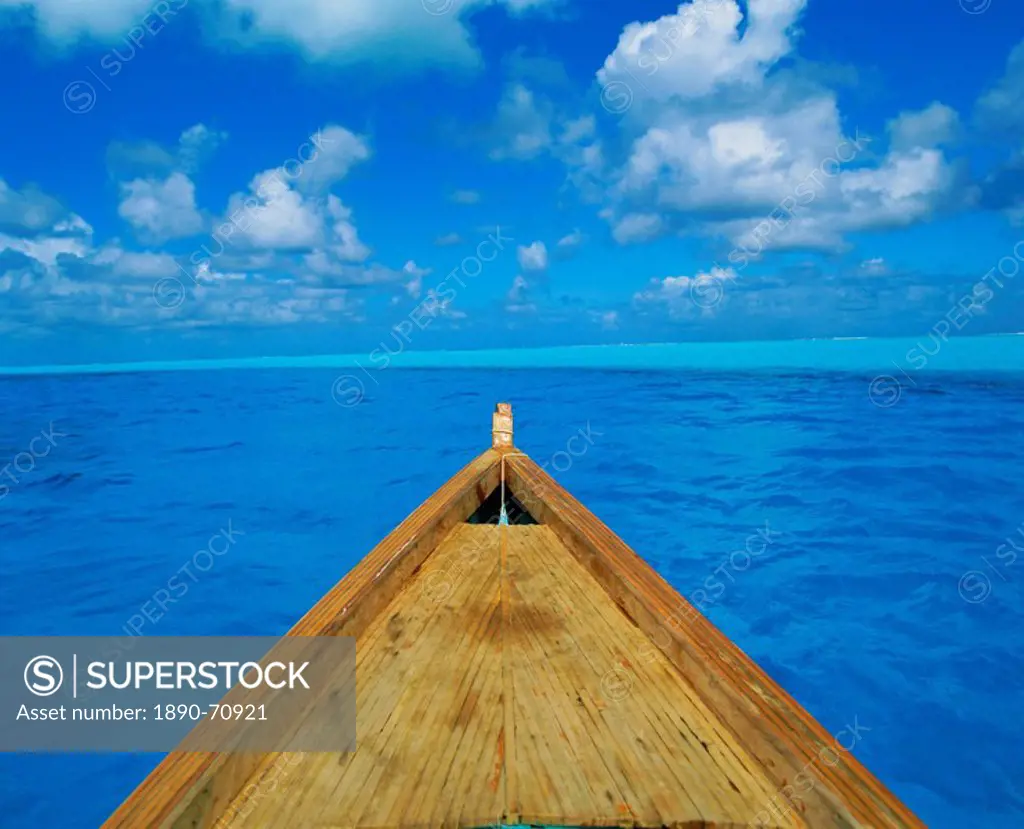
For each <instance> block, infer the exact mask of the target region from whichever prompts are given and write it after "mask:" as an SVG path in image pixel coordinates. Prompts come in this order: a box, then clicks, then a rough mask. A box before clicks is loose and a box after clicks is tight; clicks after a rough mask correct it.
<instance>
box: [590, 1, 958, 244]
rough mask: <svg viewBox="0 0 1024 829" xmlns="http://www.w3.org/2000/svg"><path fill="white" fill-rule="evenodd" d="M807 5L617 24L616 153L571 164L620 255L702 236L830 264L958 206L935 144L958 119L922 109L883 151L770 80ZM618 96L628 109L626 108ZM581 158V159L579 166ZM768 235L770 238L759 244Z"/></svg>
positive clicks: (829, 99) (951, 171)
mask: <svg viewBox="0 0 1024 829" xmlns="http://www.w3.org/2000/svg"><path fill="white" fill-rule="evenodd" d="M805 7H806V0H749V2H748V3H747V4H745V12H746V13H745V15H744V8H743V7H741V5H740V4H739V3H738V2H737V1H736V0H715V2H713V3H707V2H705V3H701V2H699V1H698V2H694V3H682V4H681V5H680V6H679V8H678V9H677V10H676V11H675V12H673V13H671V14H668V15H664V16H662V17H661V18H658V19H657V20H654V21H650V22H639V21H638V22H634V23H631V24H629V25H627V26H626V27H625V28H624V29H623V31H622V34H621V36H620V38H619V41H618V44H617V45H616V47H615V49H614V51H613V52H612V53H611V54H610V55H609V56H608V58H607V59H606V60H605V62H604V65H603V66H602V67H601V69H600V70H599V71H598V73H597V81H598V83H599V84H601V85H602V88H603V90H604V94H603V96H602V97H603V100H604V103H605V105H606V106H607V107H608V108H612V109H613V108H614V107H612V106H611V104H613V103H614V102H615V101H618V100H620V98H619V97H615V98H614V100H613V98H612V97H610V96H611V91H612V90H618V93H617V95H618V96H622V97H621V100H623V101H625V103H626V104H628V108H626V109H625V110H624V111H621V112H620V113H619V114H620V115H621V116H622V117H621V118H620V119H619V132H620V136H619V143H621V144H624V145H625V148H626V149H625V152H624V153H622V154H620V155H619V156H617V157H612V156H609V155H608V153H607V150H606V146H599V145H598V144H597V143H595V142H592V141H591V142H589V143H588V145H587V149H588V150H589V151H590V157H589V160H588V162H587V164H583V163H582V161H581V162H579V163H577V164H570V167H571V168H572V169H571V172H570V179H571V180H573V181H576V182H579V181H581V180H582V181H584V182H587V184H588V187H589V192H591V193H592V192H593V190H594V187H593V184H594V182H595V181H602V182H604V189H603V193H602V194H601V197H600V198H601V201H603V202H604V208H603V210H602V211H601V215H602V216H603V217H604V218H605V219H606V220H607V221H608V222H609V224H610V226H611V229H612V235H613V237H614V238H615V239H616V240H617V241H618V242H620V243H621V244H628V243H636V242H644V241H648V240H651V239H654V238H657V237H658V236H661V235H664V234H668V233H680V234H683V233H685V234H693V233H698V234H701V235H704V236H708V237H712V238H716V239H718V238H720V239H724V240H725V241H726V242H727V243H728V244H731V245H733V246H737V245H742V246H743V247H746V248H749V249H754V250H755V253H754V254H753V255H760V254H761V252H763V251H764V250H766V249H767V247H766V245H765V244H764V237H766V236H767V235H770V236H771V237H772V249H778V250H784V249H794V248H812V249H819V250H838V249H842V248H843V247H844V246H845V245H846V241H845V237H846V234H848V233H850V232H853V231H856V230H880V229H887V228H893V227H900V226H904V225H907V224H910V223H912V222H917V221H923V220H927V219H928V218H930V217H931V216H932V215H935V214H936V213H938V212H940V211H942V210H944V209H953V208H954V207H959V206H962V205H963V204H966V203H969V202H970V201H971V199H972V198H973V195H972V193H971V192H970V189H969V188H968V187H967V177H966V174H965V170H964V169H963V168H962V167H960V166H958V165H957V164H954V163H951V162H950V161H949V159H948V158H947V157H946V156H945V154H944V152H943V150H942V149H941V147H940V145H942V144H945V143H948V142H949V141H951V140H952V139H953V138H954V137H955V135H956V129H957V125H958V119H957V116H956V113H955V112H953V111H952V110H950V109H949V108H948V107H945V106H944V105H942V104H938V103H936V104H933V105H932V106H930V107H928V108H927V109H925V110H923V111H921V112H918V113H910V112H908V113H903V114H902V115H900V116H899V117H898V118H896V119H894V120H893V121H892V122H891V123H890V125H889V131H890V137H891V140H890V142H889V147H888V149H887V150H886V149H885V148H884V147H883V142H882V141H881V140H879V139H878V138H875V137H872V136H869V135H867V134H865V133H863V132H862V131H861V130H859V129H857V128H856V126H855V125H854V127H853V129H851V130H849V131H848V130H847V129H844V126H843V124H844V119H843V117H842V115H841V113H840V111H839V106H838V102H837V98H836V94H835V93H834V92H833V91H832V90H829V89H827V88H824V87H823V86H821V85H820V84H817V83H814V82H811V81H809V80H808V78H807V77H806V76H804V75H801V74H799V73H797V72H795V71H793V70H792V69H788V68H786V67H784V66H782V62H783V59H784V58H787V57H790V56H791V55H792V54H793V52H794V49H795V45H796V42H797V40H798V37H799V35H800V29H799V21H800V16H801V14H802V13H803V11H804V10H805ZM627 92H628V94H626V93H627ZM581 158H582V156H581ZM769 228H771V230H770V231H769Z"/></svg>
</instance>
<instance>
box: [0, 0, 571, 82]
mask: <svg viewBox="0 0 1024 829" xmlns="http://www.w3.org/2000/svg"><path fill="white" fill-rule="evenodd" d="M555 2H557V0H427V2H426V5H421V4H420V3H419V2H414V3H410V2H409V0H346V2H336V0H290V2H287V3H285V2H281V0H228V1H227V2H222V0H192V2H191V3H189V4H188V8H187V9H185V8H183V7H181V5H180V4H177V3H172V4H170V5H171V6H172V7H178V8H177V9H173V8H172V9H171V10H170V13H169V12H165V13H164V15H163V17H164V20H165V22H163V23H162V22H161V16H160V15H159V14H158V13H157V11H156V9H155V7H154V3H153V2H152V0H91V2H70V3H69V2H67V0H0V10H2V9H3V7H4V6H8V7H14V8H19V9H20V8H21V7H28V8H29V9H31V10H32V12H33V14H34V17H35V20H36V24H37V26H38V29H39V30H40V32H41V33H42V34H43V35H44V36H45V37H47V38H49V39H51V40H54V41H57V42H60V43H70V42H72V41H75V40H77V39H78V38H80V37H82V36H87V37H92V38H95V39H99V40H102V41H106V42H111V41H115V40H118V39H122V38H124V37H125V36H126V33H127V32H128V30H129V29H130V28H131V27H132V26H141V25H143V24H144V21H149V22H150V25H152V26H154V27H156V26H162V25H175V23H176V22H177V21H176V20H175V18H176V17H177V16H180V15H182V14H198V16H199V19H200V21H201V23H202V25H203V27H204V29H205V30H206V32H207V34H208V35H209V36H210V37H211V38H212V39H214V40H216V41H219V42H221V43H223V44H224V45H225V46H226V47H230V48H258V47H266V46H275V45H280V44H288V45H292V46H294V47H297V48H299V49H301V50H302V51H303V52H304V53H305V54H306V55H307V56H309V57H312V58H315V59H319V60H330V61H336V62H352V61H359V60H379V61H381V63H382V66H384V67H385V68H387V69H400V68H403V67H407V66H417V65H421V64H424V63H432V64H448V65H456V66H475V65H477V64H478V63H479V53H478V52H477V50H476V47H475V46H474V44H473V42H472V38H471V35H470V32H469V30H468V29H467V28H466V25H465V18H466V16H467V15H468V14H469V13H470V12H471V11H472V10H473V9H476V8H479V7H481V6H486V5H493V4H499V5H504V6H505V7H506V8H507V9H508V10H509V12H510V13H513V14H522V13H526V12H529V11H533V10H539V9H542V8H544V7H546V6H550V5H553V4H554V3H555ZM156 5H159V4H156ZM430 9H438V10H441V9H445V10H446V11H445V13H440V14H439V13H434V14H431V13H430Z"/></svg>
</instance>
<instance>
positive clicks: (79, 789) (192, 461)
mask: <svg viewBox="0 0 1024 829" xmlns="http://www.w3.org/2000/svg"><path fill="white" fill-rule="evenodd" d="M925 342H926V343H927V341H925ZM971 342H974V343H978V342H982V341H966V340H965V341H962V342H958V343H957V344H956V346H957V347H956V348H954V347H953V345H952V344H950V345H949V346H948V347H944V348H941V349H940V353H939V354H937V355H935V356H934V357H931V358H929V359H930V362H929V364H928V367H925V368H922V369H921V370H918V369H916V368H914V366H913V364H912V361H911V360H910V359H904V357H905V354H906V351H907V347H905V344H903V345H904V347H903V351H902V352H899V353H897V354H896V356H894V357H893V358H892V359H895V360H897V365H895V366H894V365H892V364H891V361H890V365H889V367H888V368H887V367H886V366H885V365H880V364H879V362H878V360H876V359H874V358H872V361H871V363H872V364H871V365H870V366H865V367H864V369H862V370H859V371H858V370H853V369H850V368H849V366H848V365H847V366H846V370H844V371H828V370H823V369H822V368H821V367H820V365H819V366H818V367H817V368H815V370H813V371H806V370H801V369H800V368H799V367H794V366H793V365H789V366H788V367H786V368H785V370H782V371H769V370H758V371H751V370H730V371H725V370H717V369H716V370H711V369H709V368H705V369H702V370H693V369H689V370H679V369H672V370H639V369H630V370H607V369H602V368H598V367H594V366H593V365H592V368H593V370H588V371H577V370H573V369H544V370H535V371H512V370H496V369H471V368H467V369H460V370H441V369H437V370H430V371H403V370H398V369H394V368H389V369H388V370H386V371H385V370H377V371H370V372H369V373H370V374H373V377H372V379H371V378H370V377H367V376H365V375H363V376H362V382H363V388H362V392H361V394H360V395H355V394H352V390H353V389H352V387H351V386H343V387H339V382H338V378H339V375H341V376H342V377H344V376H345V375H347V374H349V373H350V372H349V371H348V369H345V368H336V367H334V368H294V367H293V368H264V369H261V370H251V371H234V370H217V371H188V372H174V371H167V372H141V371H135V372H130V373H122V374H116V373H115V374H91V375H81V374H64V375H50V376H23V377H8V378H5V379H0V405H2V408H3V411H4V415H5V416H4V418H3V420H2V421H0V467H2V466H3V465H4V464H8V463H11V462H13V461H14V459H15V458H17V457H18V456H19V455H20V454H21V453H24V452H26V451H28V450H27V448H26V447H28V446H29V445H30V444H31V441H32V440H33V439H34V438H35V437H36V436H39V435H40V434H41V433H43V432H45V431H50V430H52V434H53V436H54V439H53V442H52V444H43V443H40V442H38V441H37V442H36V443H35V444H34V445H35V446H36V447H38V448H39V449H40V450H42V448H43V447H44V445H49V446H50V447H51V448H50V449H49V451H47V452H46V454H45V455H42V454H40V455H39V456H38V457H33V458H32V463H31V468H28V469H27V471H22V472H17V473H15V474H16V477H17V482H12V481H11V480H9V479H4V480H2V481H0V482H2V483H3V485H4V486H5V487H6V491H4V490H3V489H0V539H2V542H0V565H2V568H3V570H2V572H3V574H4V578H3V580H0V633H2V634H54V635H56V634H70V633H75V634H122V635H123V627H124V626H125V625H126V624H127V623H128V620H129V619H130V618H131V617H132V616H133V615H136V614H138V613H139V609H140V607H141V606H142V605H143V604H144V603H145V602H147V601H149V600H151V599H152V597H153V595H154V593H155V592H156V591H157V590H159V589H161V588H164V587H165V586H166V584H167V581H168V579H169V578H170V577H171V576H173V575H174V574H175V573H176V572H178V571H179V570H180V569H181V567H182V565H183V564H186V563H187V562H188V561H190V560H191V557H192V555H193V553H194V552H195V551H196V550H200V549H203V548H204V547H205V545H206V544H207V540H208V539H209V538H210V536H211V535H213V534H215V533H217V532H218V531H220V530H222V529H223V528H225V527H227V526H229V524H230V526H231V527H233V528H234V529H235V530H236V531H241V532H242V533H244V535H242V536H240V537H239V540H238V543H237V544H236V545H235V546H234V547H233V548H232V550H231V552H230V553H229V554H228V555H225V556H223V557H221V558H218V559H217V561H216V564H215V566H214V567H213V568H212V569H211V570H210V571H209V572H206V573H204V574H203V575H202V577H201V578H199V579H198V580H197V581H196V582H194V583H190V584H189V589H188V592H187V593H186V594H185V595H184V596H182V597H181V598H180V600H179V601H178V602H177V603H176V604H175V605H172V606H170V607H169V608H168V612H167V614H166V615H165V616H164V617H162V618H161V619H160V620H159V622H158V623H155V624H153V625H152V626H150V627H149V628H147V629H146V630H145V631H144V633H145V634H147V635H151V634H152V635H173V634H182V635H185V634H239V635H246V634H250V635H255V634H280V633H283V632H285V631H286V630H287V629H288V628H289V627H290V626H291V624H292V623H294V621H295V620H296V619H298V618H299V616H301V615H302V613H303V612H304V611H305V610H306V609H307V608H308V607H309V606H310V605H311V604H312V603H313V602H315V601H316V600H317V599H318V598H319V597H320V596H321V595H322V594H323V593H324V592H325V591H326V590H327V589H329V588H330V587H331V585H333V584H334V583H335V582H336V581H337V580H338V579H339V578H340V577H341V576H342V575H344V573H345V572H346V571H347V570H348V569H349V568H351V567H352V566H353V565H354V564H355V563H356V562H357V561H358V560H359V559H360V558H361V557H362V556H363V555H364V554H365V553H366V552H367V551H368V550H369V549H370V548H371V547H372V546H373V545H374V544H375V543H376V542H377V541H379V540H380V538H381V537H382V536H383V535H385V534H386V533H387V532H388V531H389V530H391V529H392V528H393V527H394V526H395V525H396V524H397V523H398V522H399V521H401V520H402V519H403V518H404V517H405V516H406V515H407V514H408V513H409V512H410V511H411V510H412V509H414V508H415V507H416V506H417V505H418V504H419V503H420V502H421V501H422V500H424V499H425V498H426V497H428V496H429V495H430V494H431V493H432V492H433V491H434V490H435V489H436V488H437V487H438V486H439V485H440V484H442V483H443V482H444V481H445V480H446V479H447V478H448V477H449V476H450V475H451V474H453V473H454V472H455V471H457V470H458V469H459V468H460V467H461V466H462V465H463V464H464V463H466V462H467V461H468V460H469V459H470V458H472V457H473V456H475V455H476V454H477V453H479V452H480V451H481V450H482V449H483V448H485V447H486V446H487V445H488V443H489V430H490V414H491V411H492V408H493V405H494V403H495V402H496V401H499V400H510V401H511V402H512V403H513V405H514V407H515V412H516V441H517V444H518V445H519V446H520V447H521V448H522V449H523V450H524V451H526V452H528V453H530V454H531V456H533V457H534V459H535V460H537V461H538V462H539V463H542V464H547V468H548V469H549V470H550V471H552V473H553V474H554V475H555V476H556V477H557V478H558V479H559V480H560V481H561V482H562V483H564V484H565V485H566V486H567V487H568V488H569V489H570V491H572V492H573V493H574V494H575V495H576V496H577V497H578V498H579V499H580V500H581V501H582V502H583V503H584V504H585V505H586V506H588V507H589V508H590V509H592V510H593V511H594V512H595V513H596V514H597V515H598V517H600V518H601V519H603V520H604V521H605V522H606V523H608V524H609V525H610V526H611V528H612V529H613V530H615V531H616V532H617V533H618V534H619V535H620V536H621V537H622V538H623V539H624V540H625V541H626V542H627V543H628V544H630V545H631V546H632V547H633V548H634V549H636V550H637V551H638V552H639V553H640V554H641V555H643V556H644V557H645V558H647V560H648V561H650V562H651V563H652V564H653V565H654V566H655V567H656V568H657V570H658V571H659V572H660V573H661V574H662V575H664V576H665V578H667V579H668V580H669V581H670V582H671V583H672V584H673V585H674V586H675V587H676V588H677V589H678V590H679V591H680V592H682V593H683V594H685V595H687V596H690V597H695V596H696V595H697V591H703V592H704V596H703V599H701V603H702V605H703V609H704V612H705V613H707V615H708V616H709V617H710V618H711V619H712V620H713V621H714V622H715V623H716V624H717V625H719V626H720V627H721V628H722V629H723V630H724V631H725V633H726V634H727V635H729V636H730V637H732V638H733V639H734V640H735V641H736V642H737V643H738V644H739V645H740V646H741V647H742V648H743V649H744V650H745V651H746V652H747V653H749V654H750V655H751V656H752V657H753V658H754V659H756V660H757V661H758V662H759V663H760V664H761V665H762V666H763V667H764V668H765V670H767V671H768V673H769V674H771V675H772V676H773V677H774V678H775V679H776V680H778V681H779V682H780V683H781V684H782V685H783V686H784V687H785V688H787V690H789V691H790V692H791V693H792V694H793V695H794V696H795V697H796V699H797V700H799V701H800V702H801V703H802V704H803V705H804V706H806V707H807V708H808V709H809V710H810V711H811V713H812V714H814V715H815V716H816V717H818V718H819V719H820V720H821V722H822V723H823V725H824V726H825V728H826V729H828V730H829V731H830V732H831V733H833V734H835V733H838V732H839V731H841V730H842V729H844V728H845V727H848V726H849V725H850V724H852V723H854V722H856V723H857V724H858V725H859V727H860V733H861V734H862V736H861V738H860V740H859V742H857V744H856V745H855V746H854V748H853V751H854V753H855V754H856V755H857V756H858V757H859V758H860V759H861V760H862V761H863V762H864V763H865V764H866V765H867V766H868V767H869V768H871V769H872V770H873V771H874V772H875V773H876V774H877V775H878V776H879V777H880V778H881V779H882V780H883V781H884V782H885V783H886V784H887V785H889V786H890V787H891V788H892V789H893V790H894V791H895V792H896V794H897V795H899V796H900V797H901V798H903V799H904V800H905V801H906V802H907V803H908V805H910V806H911V808H913V809H915V810H916V811H917V812H918V813H919V814H920V815H921V816H922V818H923V819H924V820H925V821H926V822H927V823H928V825H929V826H934V827H961V826H978V825H983V826H1022V825H1024V793H1022V791H1021V781H1022V780H1024V752H1021V750H1020V746H1021V744H1022V742H1024V723H1022V720H1021V718H1020V712H1021V711H1022V710H1024V686H1022V683H1021V677H1024V633H1022V631H1024V588H1022V584H1024V579H1022V578H1021V577H1020V572H1024V571H1022V569H1021V568H1022V564H1021V563H1020V562H1018V561H1017V559H1016V556H1015V554H1014V552H1013V551H1014V550H1016V549H1017V548H1018V547H1019V548H1020V549H1021V550H1022V551H1024V535H1022V534H1021V533H1022V532H1024V531H1022V530H1021V529H1019V528H1021V527H1022V526H1024V487H1022V486H1021V484H1020V458H1021V457H1022V455H1024V451H1022V450H1024V375H1022V374H1016V373H1013V372H1010V371H1007V368H1009V367H1011V364H1012V363H1013V361H1014V360H1017V359H1018V358H1019V356H1020V350H1021V347H1020V346H1019V345H1017V343H1019V342H1021V338H1013V337H1007V338H986V340H985V341H984V342H986V343H993V342H995V343H997V345H999V348H998V349H996V350H995V351H991V349H992V346H991V345H986V348H989V349H990V351H989V353H988V358H987V359H988V362H987V363H985V367H986V372H980V371H979V372H974V373H971V374H963V373H960V372H958V371H956V370H953V369H950V368H948V367H947V369H946V370H942V371H936V372H931V371H929V370H928V368H929V367H931V368H941V365H939V363H940V362H941V361H942V360H943V359H948V360H951V361H952V360H953V359H954V357H955V355H956V354H958V353H959V354H966V353H968V352H963V351H960V352H958V351H957V348H958V347H960V346H963V345H965V344H966V345H967V346H968V347H970V348H978V347H980V346H978V345H970V343H971ZM852 345H853V346H854V347H858V344H857V343H856V342H855V343H852ZM1004 345H1005V347H1006V348H1007V349H1009V350H1008V351H1005V352H1004V351H1002V350H1001V349H1002V347H1003V346H1004ZM872 347H875V346H872ZM644 348H647V347H638V350H640V351H643V349H644ZM650 348H655V347H650ZM780 348H783V347H782V346H780ZM785 348H795V346H786V347H785ZM815 348H818V346H815ZM821 348H825V349H833V348H834V349H840V348H846V346H845V345H842V344H839V345H831V344H830V345H827V346H821ZM574 353H576V352H574ZM602 353H605V352H602ZM607 353H609V354H610V353H612V352H611V351H609V352H607ZM651 353H652V354H657V353H658V349H657V348H655V351H652V352H651ZM662 353H665V352H664V351H663V350H662ZM695 353H696V352H693V351H690V354H691V356H692V355H693V354H695ZM846 353H847V354H848V353H849V352H846ZM1007 354H1009V355H1010V356H1006V355H1007ZM1014 354H1016V355H1017V356H1013V355H1014ZM410 356H411V355H410ZM563 356H564V355H563ZM478 358H479V359H483V358H481V357H478ZM761 358H762V359H764V355H761ZM489 359H490V358H489ZM808 359H809V358H808ZM956 359H961V358H960V357H957V358H956ZM1000 361H1002V362H1000ZM820 362H821V361H820V360H819V363H820ZM339 365H347V364H339ZM364 365H366V366H367V368H368V369H369V364H366V363H364ZM899 368H902V369H903V370H904V373H902V374H901V373H900V372H899ZM882 371H884V372H886V373H887V374H890V375H892V378H893V379H894V380H896V382H897V383H898V388H897V389H896V391H897V392H898V393H895V392H894V390H893V387H891V386H889V385H886V384H883V385H882V386H879V385H877V384H874V385H873V383H874V378H875V376H876V374H879V373H880V372H882ZM990 372H994V373H990ZM374 381H376V382H374ZM588 424H589V425H588ZM583 428H587V429H589V430H590V432H591V433H592V435H593V442H592V444H586V447H587V448H586V450H585V451H584V452H582V453H581V454H580V453H579V447H580V442H579V441H574V442H573V443H572V444H571V447H574V448H575V451H576V452H577V454H572V453H571V452H570V451H569V450H570V445H569V439H570V438H571V437H573V436H574V435H577V434H578V432H579V430H580V429H583ZM28 466H29V464H28V462H27V461H24V462H23V463H22V467H28ZM765 528H768V529H770V532H771V533H772V534H773V535H772V538H773V542H772V544H771V545H770V546H769V547H768V549H767V550H766V551H765V552H764V554H762V555H760V556H758V557H757V558H756V560H754V561H753V562H752V563H751V564H750V565H749V566H747V567H743V568H742V569H741V568H740V567H738V566H736V565H734V564H732V563H730V562H732V561H733V558H732V556H731V554H732V553H733V552H734V551H737V550H741V549H743V548H744V546H745V544H746V541H747V539H749V538H750V537H751V536H752V535H755V534H757V533H758V531H761V530H764V529H765ZM712 577H713V578H714V579H716V580H717V581H716V582H715V583H714V584H715V586H712V584H711V583H709V579H712ZM718 584H720V585H721V587H720V588H719V587H718V586H717V585H718ZM158 759H159V758H158V757H156V756H153V755H136V756H127V755H118V756H6V757H0V814H2V815H3V818H2V820H0V823H2V825H3V826H4V827H95V826H97V825H98V824H99V823H100V822H101V821H102V820H103V819H104V818H105V817H106V816H107V815H108V814H109V813H110V811H112V810H113V809H114V808H115V807H116V806H117V805H118V803H119V802H120V801H121V800H122V799H123V798H124V797H125V796H127V795H128V794H129V793H130V791H131V790H132V789H133V788H134V786H135V785H137V783H138V782H139V781H140V780H141V779H142V777H143V776H144V775H145V774H146V772H147V771H148V770H149V769H151V768H152V767H153V766H154V765H155V764H156V762H157V761H158Z"/></svg>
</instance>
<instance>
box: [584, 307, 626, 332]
mask: <svg viewBox="0 0 1024 829" xmlns="http://www.w3.org/2000/svg"><path fill="white" fill-rule="evenodd" d="M590 318H591V319H592V320H593V321H594V322H596V323H598V324H599V325H600V326H601V327H602V328H603V329H604V330H606V331H614V330H615V329H616V328H618V327H619V312H618V311H591V312H590Z"/></svg>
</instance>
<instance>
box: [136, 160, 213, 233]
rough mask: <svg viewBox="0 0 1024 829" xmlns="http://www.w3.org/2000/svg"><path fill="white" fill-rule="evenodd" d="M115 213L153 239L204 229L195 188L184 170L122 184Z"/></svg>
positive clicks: (197, 231) (139, 231) (198, 231)
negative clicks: (161, 176) (119, 199)
mask: <svg viewBox="0 0 1024 829" xmlns="http://www.w3.org/2000/svg"><path fill="white" fill-rule="evenodd" d="M117 212H118V214H119V215H120V216H121V218H122V219H124V220H125V221H126V222H128V223H129V224H130V225H131V226H132V227H133V228H134V229H135V230H136V231H137V232H138V233H139V234H140V236H142V237H143V238H148V239H153V240H156V241H165V240H168V239H177V238H181V237H185V236H194V235H196V234H197V233H200V232H201V231H202V229H203V217H202V216H201V215H200V213H199V210H198V208H197V207H196V187H195V184H193V183H192V180H191V179H190V178H189V177H188V176H186V175H185V174H184V173H180V172H179V173H171V175H169V176H168V177H167V178H166V179H162V180H161V179H135V180H134V181H129V182H126V183H124V184H122V185H121V203H120V205H119V206H118V209H117Z"/></svg>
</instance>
